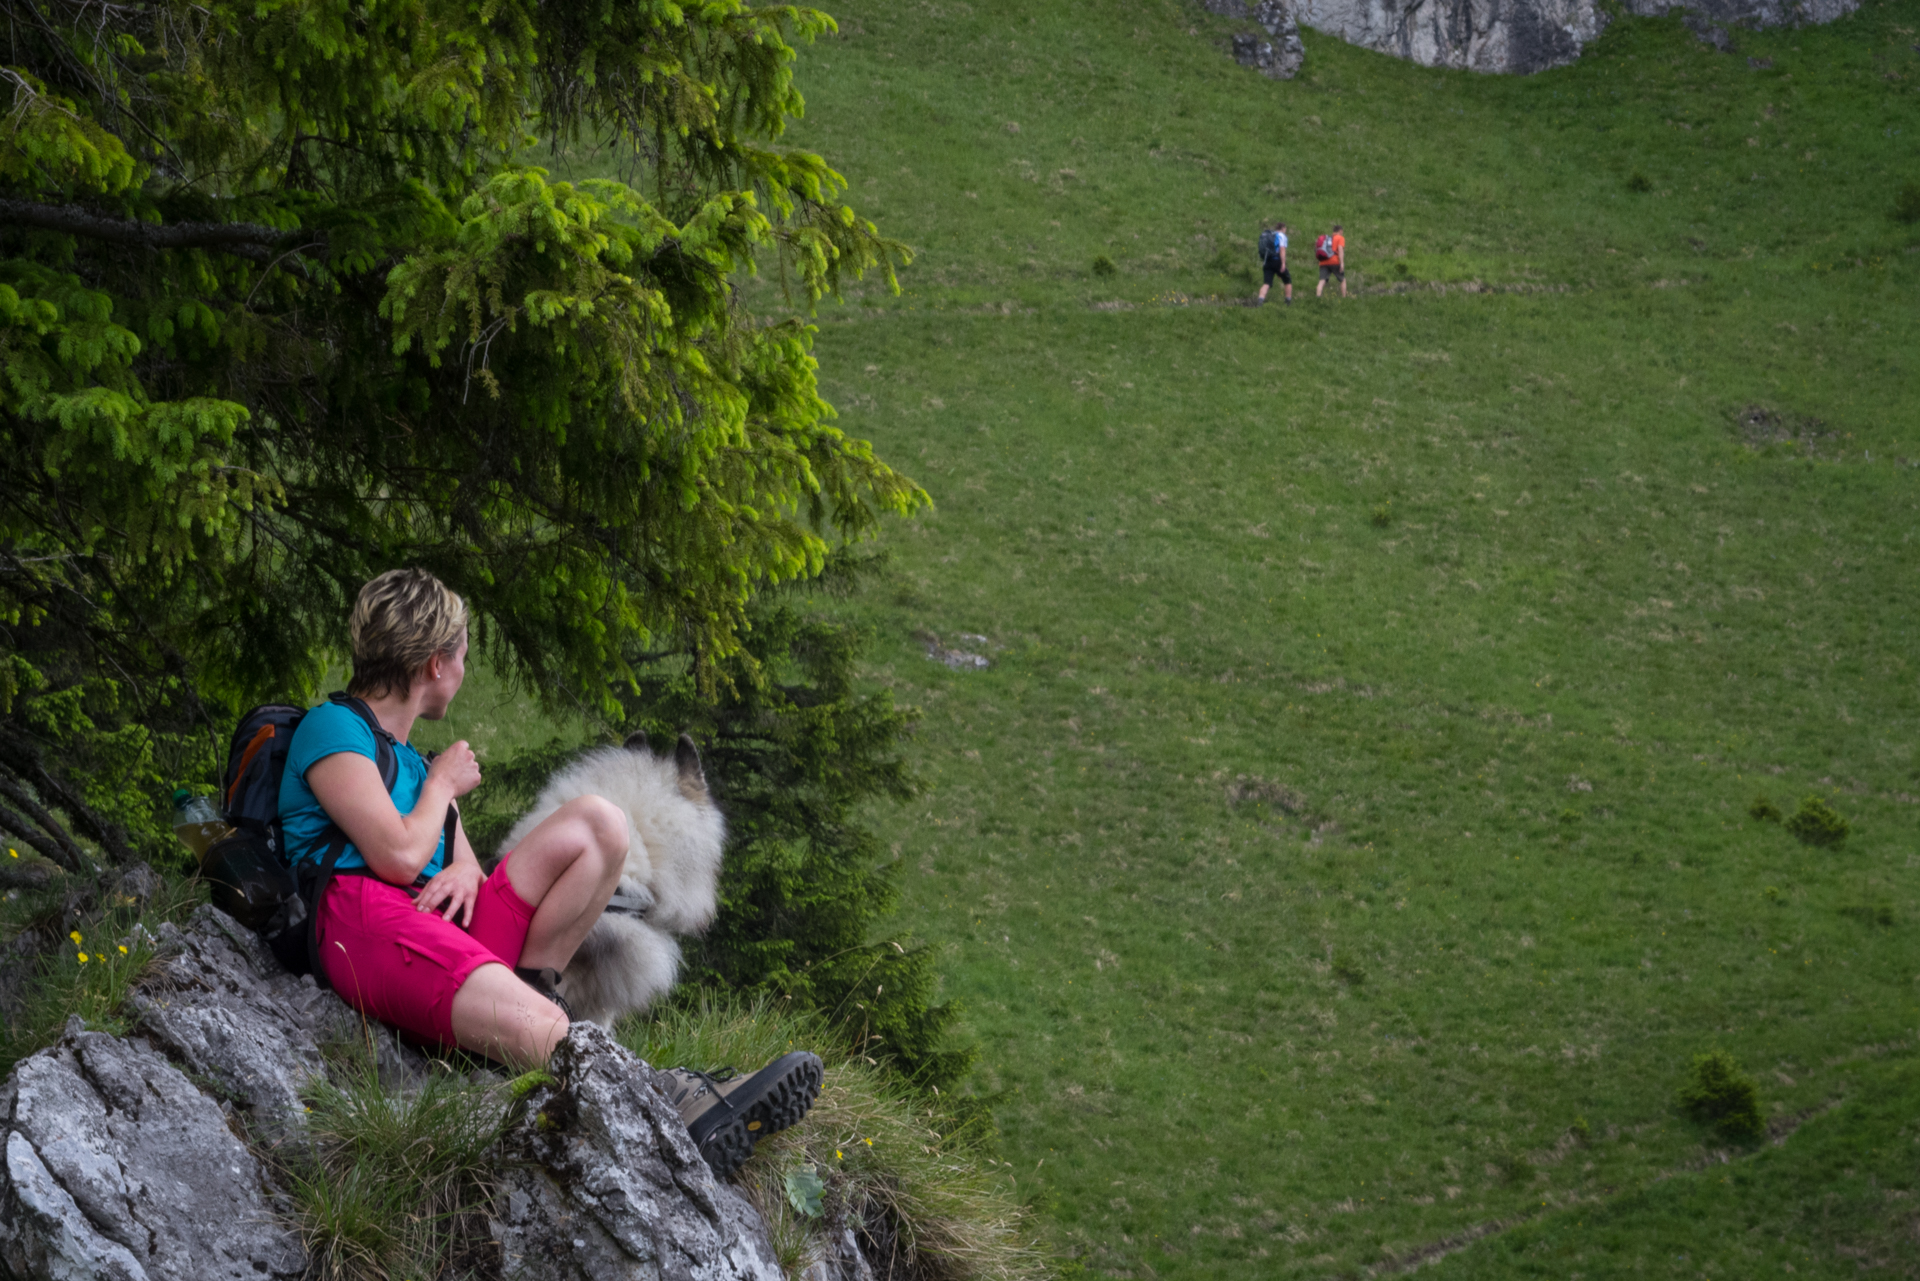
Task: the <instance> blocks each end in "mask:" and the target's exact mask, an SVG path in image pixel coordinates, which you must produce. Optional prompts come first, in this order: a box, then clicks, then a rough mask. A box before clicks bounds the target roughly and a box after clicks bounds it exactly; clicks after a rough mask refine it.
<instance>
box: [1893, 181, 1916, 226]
mask: <svg viewBox="0 0 1920 1281" xmlns="http://www.w3.org/2000/svg"><path fill="white" fill-rule="evenodd" d="M1893 216H1894V217H1895V218H1897V219H1899V220H1900V221H1901V222H1904V223H1909V224H1911V223H1916V222H1920V182H1909V183H1907V184H1906V185H1905V186H1903V187H1901V188H1900V190H1899V191H1898V192H1896V193H1895V194H1894V197H1893Z"/></svg>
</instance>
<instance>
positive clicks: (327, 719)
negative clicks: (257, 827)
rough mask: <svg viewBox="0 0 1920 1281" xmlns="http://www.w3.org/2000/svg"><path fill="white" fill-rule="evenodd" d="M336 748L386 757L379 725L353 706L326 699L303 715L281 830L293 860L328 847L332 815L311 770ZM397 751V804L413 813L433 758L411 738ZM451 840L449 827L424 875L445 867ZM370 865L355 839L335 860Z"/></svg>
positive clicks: (290, 761) (290, 756)
mask: <svg viewBox="0 0 1920 1281" xmlns="http://www.w3.org/2000/svg"><path fill="white" fill-rule="evenodd" d="M336 752H354V753H357V754H358V755H361V756H364V757H366V758H367V759H368V760H370V761H373V762H375V763H378V761H379V759H380V758H379V757H378V756H377V755H375V750H374V737H373V730H371V729H370V728H368V726H367V723H366V722H365V721H363V720H361V719H360V718H359V717H358V716H357V715H355V714H354V712H353V709H352V708H349V707H342V706H340V705H339V704H338V703H322V704H320V706H318V707H315V708H313V709H311V710H310V711H308V712H307V714H306V715H305V716H303V717H301V718H300V727H299V728H298V729H296V730H294V732H293V744H292V745H291V746H290V747H288V749H287V770H286V773H284V774H282V775H281V776H280V831H281V833H282V834H283V835H284V836H285V838H286V842H287V857H288V859H289V860H290V861H292V862H296V863H297V862H299V861H300V860H301V859H309V858H310V859H315V860H318V859H320V858H322V857H323V856H324V855H325V854H326V852H327V846H326V842H325V841H323V840H321V839H320V835H321V833H322V832H324V831H326V830H327V824H328V823H330V822H331V821H332V820H331V819H329V818H328V817H327V812H326V810H324V809H322V808H321V807H320V799H319V798H318V797H316V796H315V795H314V794H313V789H312V788H311V787H308V786H307V771H308V770H309V769H312V768H313V765H314V763H315V762H316V761H320V760H324V759H326V758H327V757H329V756H332V755H334V754H335V753H336ZM393 757H394V764H395V765H396V766H398V769H397V770H396V771H395V774H394V780H393V805H394V808H395V809H397V810H399V811H400V812H401V813H402V814H411V813H413V807H414V805H415V804H416V803H418V802H419V800H420V789H421V787H423V786H424V785H425V784H426V781H427V762H426V760H425V759H424V758H422V757H421V755H420V753H419V752H416V751H415V750H414V749H413V745H412V744H411V743H395V744H394V746H393ZM446 842H447V838H446V834H445V833H444V832H443V833H441V836H440V844H439V846H437V847H435V849H434V851H433V857H432V858H431V859H429V860H427V866H426V869H425V871H424V873H423V874H424V875H426V876H429V877H431V876H434V875H435V874H437V873H438V872H439V871H440V866H441V863H442V862H443V861H444V859H445V857H446V853H447V851H446V848H445V846H446ZM366 865H367V860H366V859H364V858H362V857H360V851H359V850H357V849H355V848H353V843H352V842H351V841H349V842H348V843H347V847H346V849H344V850H342V851H341V853H340V859H339V861H338V862H337V863H335V864H334V866H335V867H365V866H366Z"/></svg>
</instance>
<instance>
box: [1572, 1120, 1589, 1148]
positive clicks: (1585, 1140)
mask: <svg viewBox="0 0 1920 1281" xmlns="http://www.w3.org/2000/svg"><path fill="white" fill-rule="evenodd" d="M1567 1137H1568V1138H1570V1139H1572V1140H1573V1141H1574V1142H1575V1143H1578V1144H1579V1145H1580V1146H1581V1147H1583V1148H1590V1147H1592V1146H1593V1127H1592V1126H1591V1125H1588V1124H1587V1118H1586V1117H1584V1116H1576V1117H1574V1118H1573V1124H1572V1125H1570V1126H1568V1127H1567Z"/></svg>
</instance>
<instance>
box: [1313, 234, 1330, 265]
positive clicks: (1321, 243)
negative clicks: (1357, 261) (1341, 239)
mask: <svg viewBox="0 0 1920 1281" xmlns="http://www.w3.org/2000/svg"><path fill="white" fill-rule="evenodd" d="M1313 256H1314V257H1315V258H1318V259H1319V260H1320V261H1321V262H1332V261H1333V237H1332V236H1331V235H1327V236H1322V237H1320V239H1318V240H1316V241H1314V242H1313Z"/></svg>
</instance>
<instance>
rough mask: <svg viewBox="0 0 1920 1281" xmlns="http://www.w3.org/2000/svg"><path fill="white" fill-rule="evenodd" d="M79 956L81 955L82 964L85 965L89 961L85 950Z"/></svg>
mask: <svg viewBox="0 0 1920 1281" xmlns="http://www.w3.org/2000/svg"><path fill="white" fill-rule="evenodd" d="M79 956H80V964H82V965H85V964H86V963H87V954H86V953H85V952H81V953H80V954H79Z"/></svg>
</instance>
